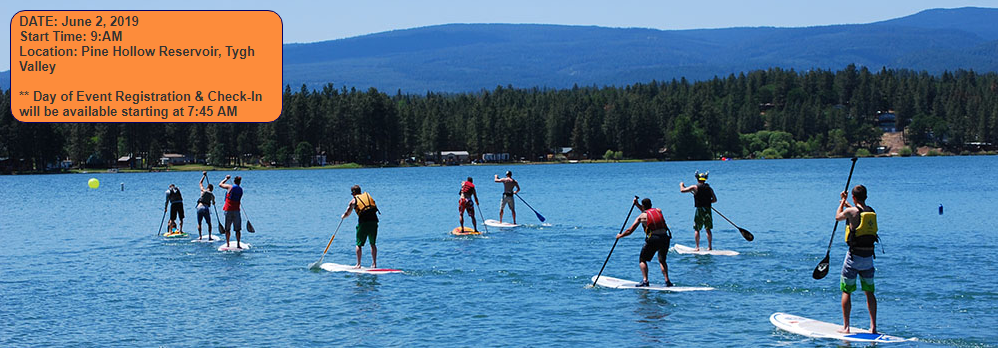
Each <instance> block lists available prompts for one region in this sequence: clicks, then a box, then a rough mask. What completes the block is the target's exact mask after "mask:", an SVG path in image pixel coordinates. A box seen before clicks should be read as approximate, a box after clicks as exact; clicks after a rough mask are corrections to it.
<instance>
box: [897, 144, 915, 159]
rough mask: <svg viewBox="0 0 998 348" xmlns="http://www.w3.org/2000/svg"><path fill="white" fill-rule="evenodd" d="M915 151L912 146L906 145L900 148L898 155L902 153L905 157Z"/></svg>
mask: <svg viewBox="0 0 998 348" xmlns="http://www.w3.org/2000/svg"><path fill="white" fill-rule="evenodd" d="M913 152H914V151H912V150H911V147H910V146H905V147H902V148H901V149H900V150H898V155H901V156H903V157H908V156H911V154H912V153H913Z"/></svg>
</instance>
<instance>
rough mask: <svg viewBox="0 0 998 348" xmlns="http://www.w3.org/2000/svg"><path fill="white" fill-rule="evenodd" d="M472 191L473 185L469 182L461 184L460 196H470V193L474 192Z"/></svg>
mask: <svg viewBox="0 0 998 348" xmlns="http://www.w3.org/2000/svg"><path fill="white" fill-rule="evenodd" d="M474 189H475V184H472V183H471V182H470V181H465V182H463V183H461V195H462V196H465V195H470V194H471V191H472V190H474Z"/></svg>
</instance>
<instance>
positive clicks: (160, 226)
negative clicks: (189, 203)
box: [156, 209, 166, 236]
mask: <svg viewBox="0 0 998 348" xmlns="http://www.w3.org/2000/svg"><path fill="white" fill-rule="evenodd" d="M164 222H166V209H163V218H162V219H160V220H159V230H157V231H156V235H157V236H158V235H160V234H162V233H163V223H164Z"/></svg>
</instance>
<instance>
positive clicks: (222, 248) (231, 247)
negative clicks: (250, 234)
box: [218, 240, 250, 252]
mask: <svg viewBox="0 0 998 348" xmlns="http://www.w3.org/2000/svg"><path fill="white" fill-rule="evenodd" d="M239 246H241V247H242V248H237V247H236V241H234V240H232V241H229V244H228V245H226V244H225V243H222V245H221V246H219V247H218V251H235V252H239V251H245V250H249V248H250V245H249V243H246V242H242V243H239Z"/></svg>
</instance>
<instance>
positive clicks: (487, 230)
mask: <svg viewBox="0 0 998 348" xmlns="http://www.w3.org/2000/svg"><path fill="white" fill-rule="evenodd" d="M475 206H476V207H478V212H479V213H481V214H478V216H479V217H481V218H482V225H484V226H485V233H489V225H486V224H485V219H484V218H485V212H482V206H480V205H478V202H475Z"/></svg>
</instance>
